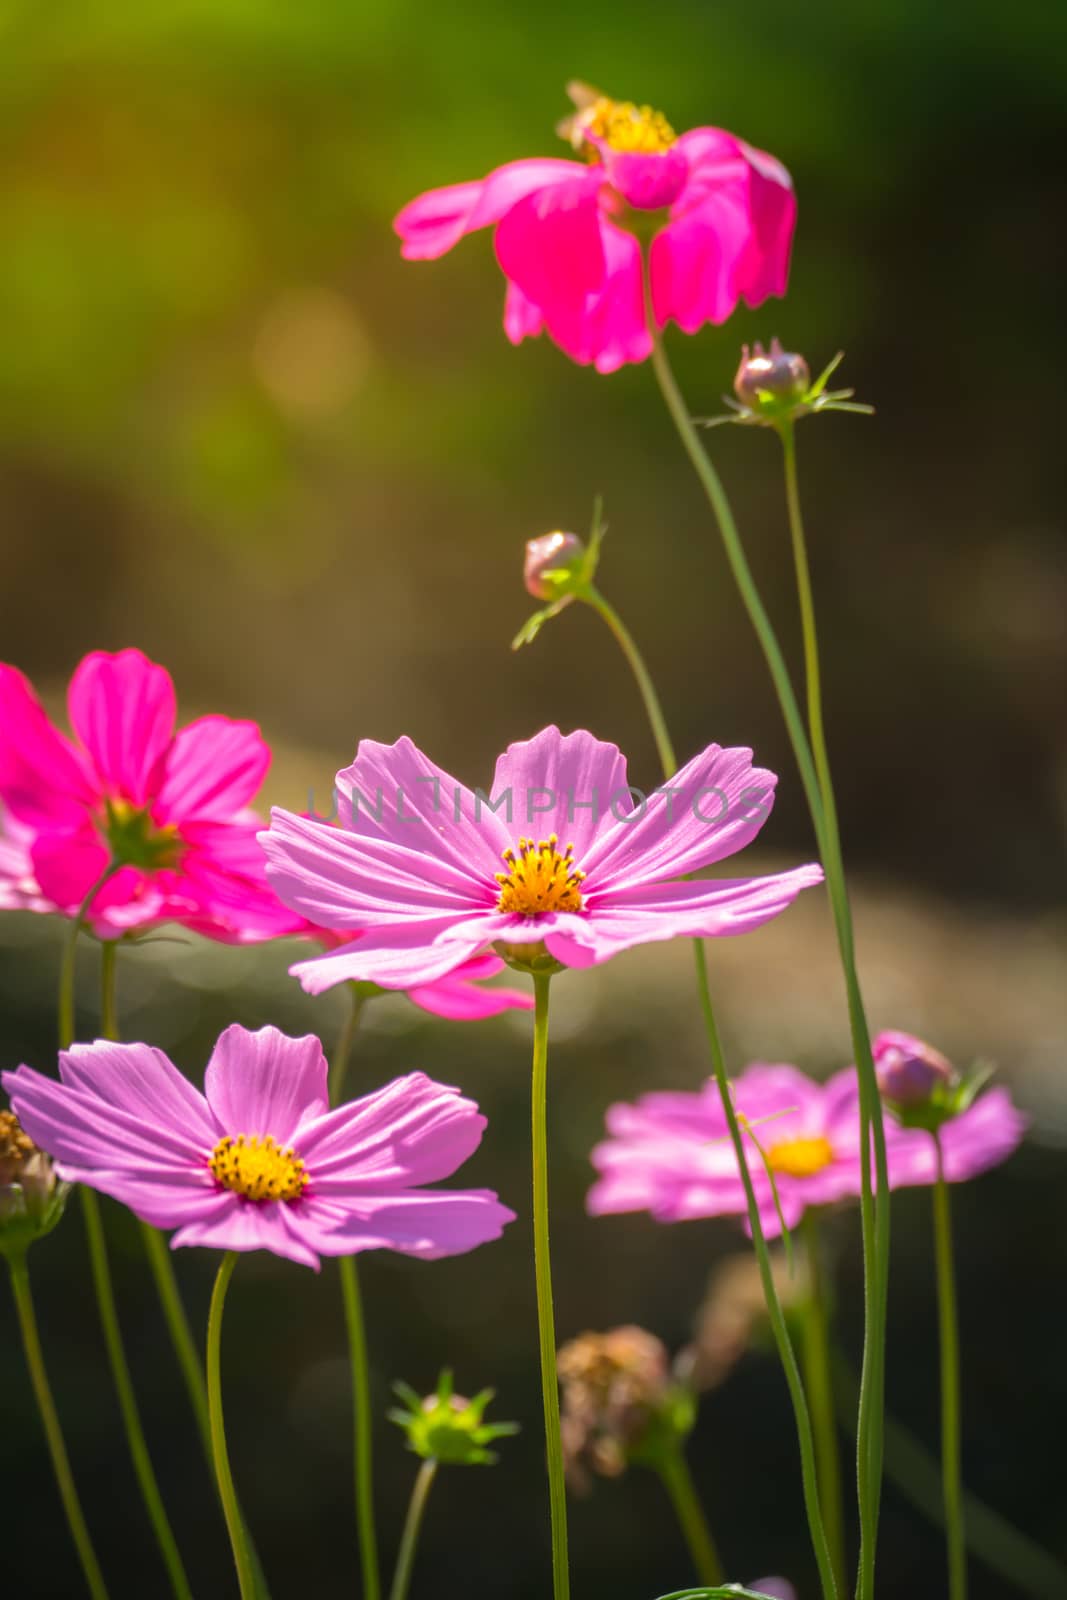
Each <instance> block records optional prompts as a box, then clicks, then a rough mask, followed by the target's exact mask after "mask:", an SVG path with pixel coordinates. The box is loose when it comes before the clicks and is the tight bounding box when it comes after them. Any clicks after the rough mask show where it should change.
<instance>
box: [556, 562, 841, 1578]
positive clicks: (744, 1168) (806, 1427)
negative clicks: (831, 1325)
mask: <svg viewBox="0 0 1067 1600" xmlns="http://www.w3.org/2000/svg"><path fill="white" fill-rule="evenodd" d="M583 598H584V599H585V600H586V601H587V603H588V604H590V605H592V606H593V607H594V609H595V610H596V611H598V612H599V614H600V615H601V616H602V617H603V619H604V621H605V622H607V624H608V626H609V627H610V628H611V631H612V633H613V634H614V635H615V637H616V639H617V640H618V642H619V644H620V645H621V647H622V649H623V652H624V654H625V656H626V659H627V661H628V662H629V664H630V666H631V668H632V670H633V673H634V677H635V678H636V680H637V685H638V688H639V690H640V692H641V698H642V700H643V701H644V704H645V709H646V711H647V713H648V717H649V721H650V723H651V725H652V731H653V735H654V737H655V740H656V745H657V749H658V750H659V753H660V760H661V762H662V764H663V775H664V777H665V778H666V779H667V780H668V781H669V780H670V779H671V778H672V777H673V776H674V773H675V771H676V770H677V762H676V760H675V756H674V747H673V744H672V742H671V738H670V735H669V733H668V731H667V724H666V719H665V717H664V715H663V710H662V707H661V706H660V703H659V697H658V695H657V694H656V689H655V685H654V684H653V682H652V679H651V676H650V675H649V672H648V669H647V667H646V666H645V663H644V660H643V659H642V656H641V653H640V651H639V650H638V648H637V645H636V643H635V641H634V639H633V637H632V635H631V634H630V632H629V630H628V629H627V628H626V627H625V626H624V624H623V623H622V620H621V618H619V617H618V615H617V614H616V613H615V611H614V610H613V608H611V607H609V606H608V605H607V602H606V601H604V599H603V596H601V595H600V594H599V593H598V592H597V591H596V590H595V589H593V588H592V587H590V589H589V591H588V592H587V593H586V594H585V595H584V596H583ZM693 958H694V963H695V968H696V978H697V990H698V993H699V996H700V1005H701V1010H702V1013H703V1016H704V1023H705V1027H706V1029H707V1034H708V1043H709V1046H710V1049H711V1056H712V1062H713V1064H714V1068H715V1078H716V1082H717V1084H718V1088H719V1093H720V1095H721V1096H722V1101H723V1106H724V1108H725V1111H726V1117H727V1121H728V1122H729V1124H730V1130H731V1138H732V1139H733V1142H734V1151H735V1154H736V1155H737V1160H738V1169H739V1171H740V1173H741V1179H742V1182H743V1184H744V1187H745V1196H746V1200H747V1202H748V1209H749V1219H750V1222H751V1223H752V1237H753V1243H754V1245H755V1248H756V1255H757V1260H758V1262H759V1268H760V1279H761V1282H762V1285H763V1291H764V1296H765V1298H766V1301H767V1310H768V1314H769V1316H770V1319H771V1326H772V1328H773V1330H774V1336H775V1341H776V1343H777V1345H778V1351H779V1355H780V1356H781V1359H782V1366H783V1369H784V1371H785V1376H786V1382H787V1385H788V1387H789V1392H790V1397H791V1399H792V1401H793V1406H794V1411H795V1414H796V1419H797V1432H798V1436H799V1440H800V1454H801V1469H802V1473H803V1475H804V1499H805V1506H806V1508H807V1511H808V1521H809V1526H810V1529H811V1538H812V1544H813V1546H814V1548H815V1553H816V1560H817V1561H818V1563H819V1570H820V1575H821V1576H822V1581H823V1592H824V1595H833V1594H836V1588H835V1587H834V1572H833V1565H832V1562H831V1560H830V1556H829V1547H828V1544H827V1539H826V1534H825V1531H824V1529H823V1527H822V1522H821V1517H820V1508H819V1496H818V1487H817V1473H816V1467H815V1457H814V1446H813V1442H812V1434H811V1423H810V1419H809V1417H808V1413H807V1407H806V1403H805V1399H804V1389H803V1384H802V1383H801V1381H800V1373H799V1371H798V1369H797V1364H796V1357H795V1355H794V1353H793V1348H792V1344H791V1342H790V1339H789V1332H788V1329H787V1327H786V1323H785V1317H784V1315H783V1313H782V1308H781V1305H780V1303H779V1300H778V1293H777V1289H776V1287H775V1283H774V1274H773V1272H772V1271H771V1267H770V1258H769V1256H768V1254H767V1246H766V1241H765V1239H764V1237H763V1232H762V1228H761V1225H760V1219H759V1211H758V1207H757V1206H756V1200H755V1191H754V1189H753V1187H752V1180H751V1177H750V1175H749V1171H748V1163H747V1161H746V1159H745V1153H744V1147H743V1144H742V1142H741V1134H740V1129H739V1127H738V1124H737V1118H736V1115H735V1112H734V1107H733V1100H732V1098H731V1095H730V1085H729V1078H728V1076H727V1072H726V1062H725V1058H724V1056H723V1052H722V1045H721V1042H720V1040H719V1031H718V1025H717V1023H716V1020H715V1012H714V1007H713V1005H712V1000H711V990H710V987H709V984H708V971H707V959H706V953H705V950H704V944H703V941H702V940H699V939H695V940H694V941H693Z"/></svg>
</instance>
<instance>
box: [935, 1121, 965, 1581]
mask: <svg viewBox="0 0 1067 1600" xmlns="http://www.w3.org/2000/svg"><path fill="white" fill-rule="evenodd" d="M934 1141H935V1143H936V1145H937V1181H936V1183H935V1184H934V1249H935V1254H936V1259H937V1311H938V1323H939V1327H940V1334H941V1481H942V1486H943V1490H944V1500H945V1532H946V1535H947V1541H948V1593H949V1600H966V1595H967V1542H966V1538H965V1535H964V1523H963V1478H962V1468H961V1460H960V1330H959V1316H958V1313H957V1309H956V1269H955V1266H954V1264H953V1259H952V1208H951V1204H950V1201H949V1190H948V1183H947V1182H946V1180H945V1161H944V1154H943V1151H942V1148H941V1140H940V1137H939V1136H938V1135H937V1134H936V1133H935V1134H934Z"/></svg>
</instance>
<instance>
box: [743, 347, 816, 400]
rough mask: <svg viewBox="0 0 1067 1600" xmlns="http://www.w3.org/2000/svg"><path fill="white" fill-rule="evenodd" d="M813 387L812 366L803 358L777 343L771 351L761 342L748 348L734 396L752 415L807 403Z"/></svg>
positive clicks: (744, 351)
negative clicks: (807, 397) (801, 402)
mask: <svg viewBox="0 0 1067 1600" xmlns="http://www.w3.org/2000/svg"><path fill="white" fill-rule="evenodd" d="M810 386H811V373H810V372H809V371H808V363H807V362H806V361H805V360H804V357H803V356H801V355H796V354H794V353H792V352H791V351H788V350H783V349H782V346H781V344H780V343H779V341H778V340H777V339H772V340H771V348H770V351H769V352H768V351H765V350H764V348H763V346H762V345H761V344H760V343H759V342H758V341H757V343H756V344H754V345H753V346H752V349H751V351H750V350H749V347H748V345H747V344H746V345H745V346H744V347H743V349H742V352H741V365H740V366H739V367H738V369H737V377H736V378H735V379H734V393H735V394H736V396H737V398H738V399H739V400H740V402H741V404H742V405H743V406H748V408H749V410H750V411H761V410H767V409H772V408H773V409H775V410H777V409H779V408H782V409H784V408H787V407H789V406H791V405H796V404H798V403H799V402H800V401H801V400H803V398H804V396H805V395H806V394H807V392H808V389H809V388H810Z"/></svg>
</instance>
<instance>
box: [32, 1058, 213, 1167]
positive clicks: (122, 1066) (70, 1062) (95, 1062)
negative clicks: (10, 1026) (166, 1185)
mask: <svg viewBox="0 0 1067 1600" xmlns="http://www.w3.org/2000/svg"><path fill="white" fill-rule="evenodd" d="M59 1075H60V1078H61V1080H62V1082H63V1083H64V1084H66V1085H68V1086H69V1087H70V1088H72V1089H77V1090H79V1091H80V1092H81V1093H83V1094H93V1095H96V1096H97V1097H98V1098H99V1099H101V1100H104V1101H106V1102H107V1103H108V1104H109V1105H112V1106H115V1107H117V1108H119V1109H121V1110H123V1111H128V1112H130V1113H132V1115H133V1116H134V1117H136V1118H139V1119H140V1120H141V1121H142V1123H143V1124H144V1126H145V1127H146V1128H148V1127H152V1126H153V1125H154V1126H156V1127H159V1128H165V1129H168V1130H171V1132H175V1133H176V1132H178V1131H179V1130H180V1133H181V1137H182V1140H183V1141H186V1140H191V1141H192V1145H193V1147H194V1148H196V1149H198V1150H199V1149H200V1148H201V1147H203V1146H206V1147H207V1148H208V1149H210V1148H211V1147H212V1146H213V1145H214V1144H215V1142H216V1141H217V1140H218V1138H219V1135H220V1132H221V1131H222V1130H220V1128H219V1125H218V1123H217V1122H216V1120H215V1118H214V1117H213V1116H212V1114H211V1110H210V1107H209V1105H208V1102H207V1100H206V1099H205V1098H204V1096H203V1095H202V1094H201V1093H200V1091H199V1090H198V1089H195V1088H194V1087H193V1085H192V1084H191V1083H190V1082H189V1080H188V1078H186V1077H185V1075H184V1073H181V1072H179V1071H178V1068H177V1067H176V1066H175V1065H174V1063H173V1062H172V1061H171V1060H170V1058H169V1057H168V1056H166V1055H165V1054H164V1053H163V1051H162V1050H157V1049H155V1048H154V1047H153V1046H152V1045H147V1044H115V1043H112V1042H110V1041H107V1040H97V1042H96V1043H95V1044H75V1045H71V1047H70V1049H69V1050H65V1051H63V1052H62V1054H61V1055H60V1057H59ZM183 1147H184V1145H183Z"/></svg>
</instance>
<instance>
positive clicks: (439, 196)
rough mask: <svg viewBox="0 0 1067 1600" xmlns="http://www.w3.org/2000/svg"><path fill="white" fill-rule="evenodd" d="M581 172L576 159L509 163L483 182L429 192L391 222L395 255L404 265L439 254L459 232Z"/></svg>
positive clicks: (456, 239) (468, 230)
mask: <svg viewBox="0 0 1067 1600" xmlns="http://www.w3.org/2000/svg"><path fill="white" fill-rule="evenodd" d="M585 171H586V169H585V168H584V167H583V166H582V165H581V164H580V163H579V162H576V161H559V160H551V159H546V160H529V161H512V162H509V163H508V164H507V165H506V166H503V167H497V169H496V170H495V172H491V173H490V174H489V176H488V177H487V178H482V179H478V180H475V181H474V182H471V183H456V184H451V185H449V186H447V187H446V188H443V189H431V190H429V191H428V192H427V193H426V194H420V195H419V196H418V197H417V198H416V199H414V200H412V201H410V202H409V204H408V205H406V206H405V207H404V209H403V210H402V211H401V212H400V214H399V216H398V217H397V218H396V220H395V221H394V223H393V227H394V228H395V229H396V231H397V233H398V234H399V235H400V238H401V239H402V240H403V241H404V243H403V249H402V250H401V254H402V255H403V256H405V257H406V258H407V260H409V261H425V260H433V259H436V258H437V257H438V256H443V255H444V254H445V253H446V252H447V251H449V250H451V249H452V247H453V246H454V245H456V244H458V243H459V241H460V239H462V238H463V236H464V234H467V233H472V232H473V231H474V230H475V229H476V228H485V227H488V226H489V225H490V224H491V223H494V222H497V221H499V219H500V218H501V217H502V216H503V215H504V213H505V212H506V211H508V210H510V208H511V207H512V206H513V205H516V204H517V203H518V201H520V200H523V199H525V197H526V196H527V195H528V194H532V193H533V192H535V191H536V190H538V189H544V188H545V187H547V186H550V185H555V184H559V183H561V182H565V181H566V180H567V179H569V178H573V177H574V176H575V175H576V174H583V173H584V172H585Z"/></svg>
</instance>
